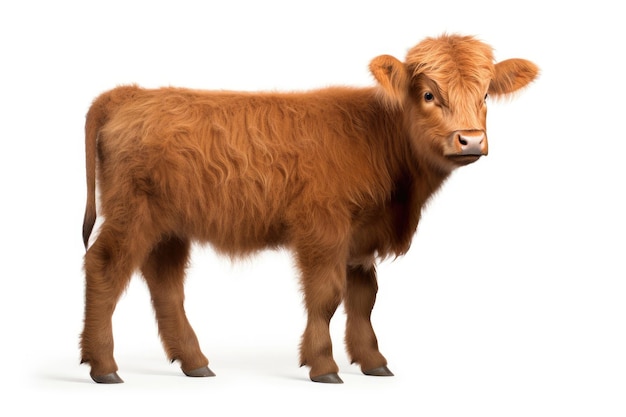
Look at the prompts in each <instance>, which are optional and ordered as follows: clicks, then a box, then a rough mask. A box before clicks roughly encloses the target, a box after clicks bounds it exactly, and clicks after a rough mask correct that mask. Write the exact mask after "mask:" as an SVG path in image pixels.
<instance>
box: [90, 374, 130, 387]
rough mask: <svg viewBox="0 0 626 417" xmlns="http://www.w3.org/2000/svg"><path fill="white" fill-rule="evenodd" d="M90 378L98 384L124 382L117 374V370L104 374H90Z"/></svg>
mask: <svg viewBox="0 0 626 417" xmlns="http://www.w3.org/2000/svg"><path fill="white" fill-rule="evenodd" d="M91 379H93V380H94V381H95V382H97V383H98V384H121V383H122V382H124V380H123V379H122V378H120V376H119V375H118V374H117V372H111V373H110V374H106V375H91Z"/></svg>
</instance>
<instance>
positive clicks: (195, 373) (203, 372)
mask: <svg viewBox="0 0 626 417" xmlns="http://www.w3.org/2000/svg"><path fill="white" fill-rule="evenodd" d="M183 373H184V374H185V375H187V376H190V377H193V378H204V377H209V376H215V373H214V372H213V371H212V370H210V369H209V367H208V366H202V367H200V368H197V369H192V370H191V371H188V372H185V370H183Z"/></svg>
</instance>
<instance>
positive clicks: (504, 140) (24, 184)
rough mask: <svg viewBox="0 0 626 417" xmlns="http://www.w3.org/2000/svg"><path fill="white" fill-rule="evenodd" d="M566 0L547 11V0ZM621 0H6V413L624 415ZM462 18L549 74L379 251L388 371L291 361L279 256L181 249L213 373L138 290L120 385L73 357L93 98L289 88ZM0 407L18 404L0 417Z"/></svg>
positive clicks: (1, 73) (125, 313) (330, 79)
mask: <svg viewBox="0 0 626 417" xmlns="http://www.w3.org/2000/svg"><path fill="white" fill-rule="evenodd" d="M553 4H558V6H556V5H553ZM617 5H618V3H617V2H609V1H594V2H569V3H562V2H547V1H525V2H517V3H515V4H512V3H511V4H510V5H509V3H505V2H500V3H497V2H493V1H487V2H483V1H479V0H474V1H457V2H446V1H430V2H417V1H406V2H399V1H393V0H385V1H375V2H369V1H359V2H341V1H338V0H336V1H320V0H317V1H315V2H310V3H305V2H295V1H294V2H278V1H259V2H253V1H250V2H244V1H216V2H210V1H205V2H190V1H184V0H177V1H175V2H174V1H172V2H165V1H150V2H133V1H130V0H127V1H123V2H122V1H112V0H107V1H83V2H79V1H75V2H71V1H63V0H57V1H28V0H25V1H20V2H17V1H14V2H10V1H7V2H3V3H2V5H1V6H0V63H1V64H0V137H1V139H0V140H1V143H0V185H1V188H0V190H1V196H2V200H1V203H0V210H1V212H0V213H1V216H0V227H1V228H0V233H1V238H0V239H1V242H2V250H1V252H0V253H1V261H2V264H1V265H2V269H1V270H0V274H1V275H0V276H1V283H2V286H1V288H2V290H1V291H0V297H1V298H0V301H1V302H0V309H1V310H0V312H1V315H0V320H1V335H2V336H1V341H0V357H1V358H2V360H3V367H2V371H3V372H2V375H3V377H2V379H3V380H4V385H5V388H3V389H2V394H0V395H1V397H2V399H1V400H0V413H1V414H3V415H36V414H33V412H36V410H44V411H45V412H49V413H53V415H91V416H97V415H112V414H113V413H118V412H120V413H121V414H119V415H130V414H131V411H132V413H143V414H148V413H154V412H162V413H163V415H166V414H167V413H176V415H179V414H180V415H186V414H187V415H189V414H191V413H196V412H199V413H201V415H257V414H258V415H270V414H271V415H302V416H305V415H317V416H319V415H339V414H340V413H341V414H342V415H346V413H353V414H349V415H424V416H466V415H480V416H605V417H606V416H624V415H626V333H625V332H626V297H625V296H626V282H625V279H626V268H625V267H624V258H625V253H624V249H625V246H626V245H625V242H624V236H625V235H626V220H625V217H626V203H625V201H626V199H625V196H624V180H625V179H626V175H625V169H624V165H625V164H624V157H626V135H625V133H624V128H625V127H624V123H623V120H624V111H625V110H626V109H625V105H624V97H625V93H626V89H625V88H624V74H623V68H624V67H623V62H624V58H625V57H624V55H625V53H624V50H625V49H624V44H623V42H622V41H623V39H625V36H626V32H625V31H624V29H623V27H624V26H623V19H622V17H623V13H622V12H620V11H618V10H617V9H616V8H617V7H618V6H617ZM445 31H447V32H458V33H462V34H474V35H477V36H478V37H479V38H481V39H483V40H484V41H486V42H488V43H490V44H491V45H492V46H493V47H494V48H495V53H496V58H497V59H505V58H510V57H524V58H527V59H530V60H532V61H534V62H536V63H537V64H538V65H539V66H540V67H541V70H542V74H541V78H540V79H539V80H538V81H537V82H536V83H534V84H533V85H532V86H531V87H530V88H528V89H527V90H525V91H524V92H523V93H521V94H520V95H518V96H517V97H516V99H515V100H511V101H503V102H502V101H500V102H495V101H492V102H491V103H490V104H489V105H490V110H489V117H488V129H489V138H490V154H489V156H488V157H487V158H484V159H482V160H481V161H479V162H478V163H476V164H474V165H472V166H469V167H465V168H462V169H460V170H458V171H457V172H455V173H454V174H453V176H452V177H451V178H450V180H449V181H448V183H447V184H446V185H445V187H444V188H443V190H442V191H441V192H440V193H438V194H437V195H436V196H435V198H434V199H433V200H432V203H431V204H430V205H429V207H428V209H427V210H426V211H425V213H424V216H423V220H422V223H421V224H420V228H419V231H418V233H417V235H416V238H415V240H414V244H413V247H412V249H411V251H410V252H409V254H408V255H407V256H405V257H404V258H400V259H397V260H395V261H393V262H391V261H387V262H384V263H383V264H382V265H381V266H380V268H379V281H380V292H379V300H378V303H377V306H376V308H375V313H374V317H373V320H374V325H375V327H376V329H377V333H378V336H379V341H380V347H381V350H382V352H383V353H384V354H385V355H386V356H387V358H388V360H389V367H390V368H391V369H392V370H393V371H394V372H395V373H396V376H395V377H393V378H382V379H381V378H368V377H365V376H362V375H361V374H360V372H359V369H358V368H357V367H355V366H352V365H350V364H349V363H348V360H347V358H346V354H345V352H344V349H343V342H342V339H343V335H342V333H343V328H344V318H345V316H344V314H343V312H342V311H339V312H338V313H337V315H336V316H335V320H334V321H333V327H332V331H333V337H334V342H335V356H336V359H337V361H338V363H339V365H340V367H341V376H342V377H343V379H344V381H345V384H343V385H341V386H335V385H332V386H328V385H320V384H314V383H312V382H309V381H308V370H307V369H305V368H299V367H298V354H297V351H298V344H299V338H300V334H301V332H302V330H303V328H304V320H305V317H304V313H303V309H302V307H301V303H300V300H301V298H300V297H301V296H300V294H299V292H298V284H297V277H296V273H295V270H294V268H293V264H292V262H291V260H290V257H289V254H287V253H284V252H274V253H265V254H262V255H260V256H258V257H255V258H251V259H249V260H247V261H245V262H243V263H240V264H231V263H230V261H228V260H224V259H221V258H218V257H216V256H215V255H214V254H213V252H212V251H211V250H210V249H209V248H203V249H200V248H198V249H197V250H196V251H195V252H194V257H193V265H192V268H191V269H190V271H189V276H188V284H187V304H186V307H187V310H188V313H189V317H190V320H191V322H192V324H193V325H194V328H195V330H196V332H197V334H198V336H199V338H200V342H201V345H202V348H203V349H204V351H205V353H206V354H207V355H208V356H209V358H210V360H211V368H212V369H213V370H214V371H215V372H216V373H217V374H218V376H217V377H216V378H210V379H190V378H185V377H183V376H182V373H181V372H180V370H179V369H178V366H177V365H176V364H169V363H168V362H167V361H166V358H165V354H164V353H163V351H162V349H161V345H160V342H159V340H158V337H157V332H156V326H155V324H154V319H153V315H152V310H151V307H150V301H149V296H148V294H147V291H146V288H145V284H144V283H143V281H142V280H141V279H139V278H138V277H135V278H134V279H133V281H132V284H131V286H130V287H129V290H128V292H127V294H126V295H125V296H124V298H123V299H122V300H121V302H120V304H119V306H118V309H117V311H116V313H115V316H114V320H115V322H114V326H115V336H116V358H117V361H118V364H119V365H120V375H121V376H122V378H124V379H125V380H126V383H125V384H121V385H116V386H101V385H97V384H94V383H93V382H91V380H90V379H89V375H88V373H89V368H88V367H87V366H79V364H78V362H79V352H78V340H79V334H80V331H81V326H82V314H83V310H82V309H83V285H84V282H83V275H82V271H81V268H82V265H81V264H82V256H83V254H84V249H83V247H82V242H81V225H82V218H83V210H84V199H85V173H84V145H83V125H84V115H85V113H86V111H87V108H88V106H89V104H90V102H91V100H92V99H93V98H94V97H95V96H97V95H98V94H100V93H101V92H103V91H105V90H107V89H110V88H112V87H114V86H116V85H118V84H124V83H138V84H140V85H143V86H146V87H158V86H165V85H175V86H186V87H194V88H205V89H236V90H281V91H282V90H287V91H288V90H301V89H309V88H316V87H323V86H326V85H332V84H347V85H357V86H361V85H362V86H366V85H371V84H372V83H373V80H372V77H371V76H370V74H369V73H368V71H367V66H368V63H369V61H370V59H372V58H373V57H375V56H377V55H379V54H383V53H387V54H392V55H395V56H396V57H398V58H400V59H403V58H404V55H405V53H406V51H407V49H409V48H410V47H411V46H413V45H414V44H416V43H417V42H419V41H420V40H421V39H422V38H424V37H426V36H434V35H438V34H441V33H443V32H445ZM3 408H6V409H12V410H13V411H11V412H10V414H7V413H5V411H4V410H2V409H3Z"/></svg>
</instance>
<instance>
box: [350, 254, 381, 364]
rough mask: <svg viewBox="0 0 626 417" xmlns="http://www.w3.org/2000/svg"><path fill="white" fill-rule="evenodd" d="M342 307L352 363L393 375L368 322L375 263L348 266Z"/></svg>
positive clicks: (373, 295)
mask: <svg viewBox="0 0 626 417" xmlns="http://www.w3.org/2000/svg"><path fill="white" fill-rule="evenodd" d="M346 279H347V286H346V293H345V296H344V307H345V309H346V314H347V322H346V347H347V350H348V354H349V355H350V358H351V359H352V363H358V364H359V365H360V366H361V371H362V372H363V373H364V374H366V375H375V376H392V375H393V373H392V372H391V371H390V370H389V368H387V360H386V359H385V357H384V356H383V355H382V354H381V353H380V351H379V350H378V340H377V339H376V334H375V333H374V328H373V327H372V322H371V313H372V309H373V308H374V303H375V302H376V293H377V292H378V283H377V281H376V269H375V268H374V266H371V267H370V268H365V267H362V266H357V267H350V266H349V267H348V272H347V277H346Z"/></svg>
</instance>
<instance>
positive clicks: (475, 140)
mask: <svg viewBox="0 0 626 417" xmlns="http://www.w3.org/2000/svg"><path fill="white" fill-rule="evenodd" d="M452 144H453V146H454V150H455V152H454V153H453V154H451V155H450V156H482V155H487V153H488V150H489V149H488V146H487V135H486V134H485V132H484V131H483V130H457V131H456V132H454V133H453V134H452Z"/></svg>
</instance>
